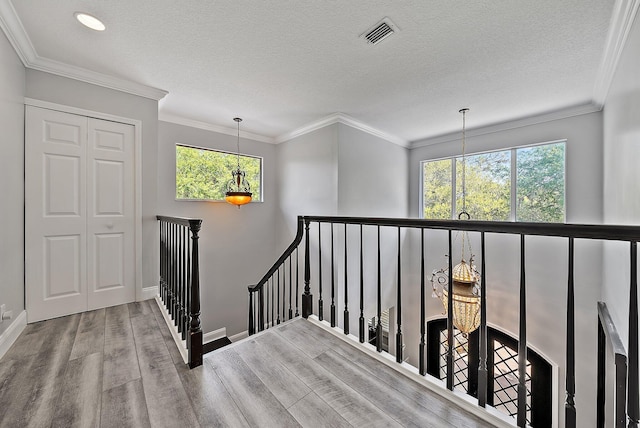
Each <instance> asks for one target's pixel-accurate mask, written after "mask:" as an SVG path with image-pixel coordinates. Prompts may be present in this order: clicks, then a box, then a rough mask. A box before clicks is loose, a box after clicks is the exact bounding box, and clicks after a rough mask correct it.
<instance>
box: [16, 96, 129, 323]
mask: <svg viewBox="0 0 640 428" xmlns="http://www.w3.org/2000/svg"><path fill="white" fill-rule="evenodd" d="M133 135H134V133H133V126H131V125H127V124H121V123H115V122H109V121H103V120H98V119H93V118H87V117H84V116H78V115H73V114H69V113H62V112H58V111H53V110H47V109H42V108H37V107H31V106H28V107H27V109H26V126H25V173H26V174H25V244H26V251H25V253H26V254H25V257H26V269H25V270H26V272H25V281H26V300H27V302H26V303H27V318H28V322H35V321H40V320H44V319H49V318H54V317H58V316H63V315H68V314H72V313H77V312H82V311H86V310H88V309H96V308H99V307H106V306H110V305H115V304H119V303H125V302H130V301H133V300H134V299H135V257H134V177H133V165H134V150H133V145H134V137H133Z"/></svg>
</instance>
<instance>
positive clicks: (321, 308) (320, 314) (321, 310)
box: [318, 222, 324, 321]
mask: <svg viewBox="0 0 640 428" xmlns="http://www.w3.org/2000/svg"><path fill="white" fill-rule="evenodd" d="M320 226H321V223H320V222H318V295H319V296H318V319H319V320H320V321H322V320H323V319H324V303H323V301H322V234H321V233H320Z"/></svg>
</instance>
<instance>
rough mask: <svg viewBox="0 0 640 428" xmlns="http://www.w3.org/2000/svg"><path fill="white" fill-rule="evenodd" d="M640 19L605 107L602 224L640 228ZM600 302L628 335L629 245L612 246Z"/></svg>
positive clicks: (628, 42)
mask: <svg viewBox="0 0 640 428" xmlns="http://www.w3.org/2000/svg"><path fill="white" fill-rule="evenodd" d="M639 71H640V19H639V18H638V17H637V16H636V19H635V23H634V24H633V27H632V29H631V31H630V33H629V35H628V39H627V42H626V44H625V47H624V50H623V52H622V55H621V57H620V62H619V63H618V67H617V69H616V73H615V75H614V78H613V81H612V84H611V87H610V89H609V94H608V96H607V99H606V102H605V108H604V221H605V223H608V224H627V225H634V226H637V225H638V224H640V197H639V195H640V168H638V160H639V159H640V78H639V77H638V72H639ZM605 248H606V251H605V267H604V268H605V279H606V281H605V282H604V286H603V290H602V300H603V301H605V302H606V303H607V306H608V308H609V311H610V312H611V316H612V318H613V321H614V322H615V324H616V327H617V328H618V332H619V333H620V335H621V337H622V340H623V343H625V346H626V344H627V338H628V335H629V333H628V332H629V328H628V324H629V321H628V314H629V245H628V244H627V245H623V244H613V243H612V244H608V245H607V246H606V247H605Z"/></svg>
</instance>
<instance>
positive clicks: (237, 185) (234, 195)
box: [224, 117, 252, 208]
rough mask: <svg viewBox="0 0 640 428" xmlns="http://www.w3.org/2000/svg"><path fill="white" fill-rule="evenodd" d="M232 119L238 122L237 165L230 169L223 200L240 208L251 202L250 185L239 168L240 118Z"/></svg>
mask: <svg viewBox="0 0 640 428" xmlns="http://www.w3.org/2000/svg"><path fill="white" fill-rule="evenodd" d="M233 120H235V121H236V122H237V124H238V145H237V147H238V151H237V156H238V166H237V168H236V169H235V170H233V171H231V176H232V177H233V178H232V179H231V181H229V184H227V192H226V193H225V197H224V200H225V201H227V202H228V203H230V204H232V205H236V206H237V207H238V208H240V206H241V205H244V204H248V203H249V202H251V196H252V193H251V185H250V184H249V182H248V181H247V179H246V178H245V172H244V171H243V170H241V169H240V122H242V119H241V118H239V117H234V118H233Z"/></svg>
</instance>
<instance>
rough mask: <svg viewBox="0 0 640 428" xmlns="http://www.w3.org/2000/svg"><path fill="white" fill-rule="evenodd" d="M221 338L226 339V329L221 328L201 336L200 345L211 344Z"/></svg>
mask: <svg viewBox="0 0 640 428" xmlns="http://www.w3.org/2000/svg"><path fill="white" fill-rule="evenodd" d="M223 337H227V328H226V327H222V328H219V329H217V330H214V331H210V332H209V333H205V334H204V335H202V343H209V342H213V341H214V340H218V339H222V338H223Z"/></svg>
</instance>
